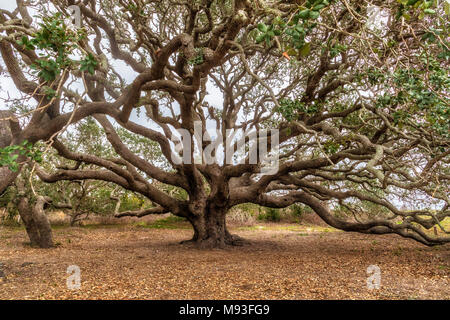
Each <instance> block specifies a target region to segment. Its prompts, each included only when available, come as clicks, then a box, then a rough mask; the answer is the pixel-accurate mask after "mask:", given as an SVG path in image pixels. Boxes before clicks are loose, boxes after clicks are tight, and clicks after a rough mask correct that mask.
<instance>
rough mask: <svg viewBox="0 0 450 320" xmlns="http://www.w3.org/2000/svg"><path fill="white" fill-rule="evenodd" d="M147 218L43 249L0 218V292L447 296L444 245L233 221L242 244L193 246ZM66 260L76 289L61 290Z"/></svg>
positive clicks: (174, 228) (449, 258) (449, 275)
mask: <svg viewBox="0 0 450 320" xmlns="http://www.w3.org/2000/svg"><path fill="white" fill-rule="evenodd" d="M150 226H151V227H149V226H148V225H146V224H128V225H111V226H92V225H91V226H89V225H87V226H84V227H74V228H69V227H57V228H55V230H54V236H55V240H56V241H57V244H58V246H57V247H56V248H55V249H50V250H44V249H35V248H31V247H29V246H28V245H26V241H27V239H26V235H25V231H24V230H23V229H20V228H12V227H1V226H0V263H1V264H3V267H1V266H0V268H2V270H3V273H4V275H5V276H6V279H5V278H3V279H2V278H0V299H450V247H449V246H448V245H446V246H441V247H433V248H428V247H425V246H423V245H421V244H418V243H415V242H413V241H412V240H406V239H402V238H400V237H398V236H395V235H392V236H390V235H389V236H369V235H361V234H354V233H344V232H336V230H334V229H331V228H325V227H317V226H305V225H292V224H290V225H286V224H281V225H280V224H269V223H260V224H259V225H256V226H251V227H235V228H233V229H232V231H233V232H234V233H237V234H239V235H240V236H242V237H245V238H246V239H249V240H250V241H251V245H248V246H244V247H234V248H227V249H215V250H200V249H194V248H191V247H188V246H186V245H180V244H179V242H180V241H181V240H185V239H188V238H190V237H191V235H192V231H191V230H190V229H189V227H188V226H186V225H185V224H183V223H177V224H174V225H170V226H168V225H166V226H165V225H156V227H155V225H150ZM71 265H77V266H79V267H80V269H81V288H80V290H74V291H72V290H69V289H67V286H66V281H67V278H68V277H69V276H70V274H67V268H68V266H71ZM369 265H376V266H378V267H379V268H380V270H381V288H380V289H379V290H376V289H375V290H369V289H368V288H367V284H366V281H367V277H368V276H369V275H368V273H367V268H368V266H369ZM0 271H1V270H0ZM0 273H1V272H0Z"/></svg>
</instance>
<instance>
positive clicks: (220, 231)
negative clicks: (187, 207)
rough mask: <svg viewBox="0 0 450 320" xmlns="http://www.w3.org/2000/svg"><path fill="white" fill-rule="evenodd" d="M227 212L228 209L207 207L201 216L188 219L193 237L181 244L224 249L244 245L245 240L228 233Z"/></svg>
mask: <svg viewBox="0 0 450 320" xmlns="http://www.w3.org/2000/svg"><path fill="white" fill-rule="evenodd" d="M227 212H228V208H226V209H225V208H214V207H209V208H207V209H206V210H205V211H204V212H203V214H200V215H195V216H193V217H192V216H191V217H189V218H188V220H189V222H190V223H191V224H192V226H193V228H194V236H193V237H192V239H191V240H188V241H183V243H194V244H195V245H197V246H198V247H201V248H224V247H226V246H242V245H244V244H246V243H247V241H246V240H244V239H243V238H241V237H239V236H237V235H232V234H231V233H230V232H229V231H228V229H227V225H226V214H227Z"/></svg>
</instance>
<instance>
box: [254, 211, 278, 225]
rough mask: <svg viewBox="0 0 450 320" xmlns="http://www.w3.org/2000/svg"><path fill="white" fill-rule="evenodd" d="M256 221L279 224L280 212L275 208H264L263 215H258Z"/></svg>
mask: <svg viewBox="0 0 450 320" xmlns="http://www.w3.org/2000/svg"><path fill="white" fill-rule="evenodd" d="M258 220H261V221H271V222H279V221H280V220H281V214H280V210H279V209H275V208H266V210H265V212H264V213H262V214H260V215H258Z"/></svg>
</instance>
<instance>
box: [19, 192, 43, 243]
mask: <svg viewBox="0 0 450 320" xmlns="http://www.w3.org/2000/svg"><path fill="white" fill-rule="evenodd" d="M18 209H19V215H20V218H21V219H22V221H23V223H24V225H25V229H26V231H27V234H28V238H29V239H30V243H31V246H32V247H39V245H40V241H41V237H40V235H39V230H38V227H37V225H36V223H35V222H34V219H33V212H32V209H31V206H30V204H29V201H28V198H25V197H23V198H21V199H20V200H19V204H18Z"/></svg>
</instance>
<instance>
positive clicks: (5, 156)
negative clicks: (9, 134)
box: [0, 140, 42, 172]
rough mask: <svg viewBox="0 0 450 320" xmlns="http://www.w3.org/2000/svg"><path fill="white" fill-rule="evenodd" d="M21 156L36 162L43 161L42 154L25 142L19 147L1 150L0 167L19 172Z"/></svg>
mask: <svg viewBox="0 0 450 320" xmlns="http://www.w3.org/2000/svg"><path fill="white" fill-rule="evenodd" d="M19 155H22V156H26V157H27V158H30V159H32V160H34V161H36V162H41V161H42V152H41V151H40V150H38V149H36V148H34V146H33V144H32V143H30V142H28V141H26V140H25V141H23V142H22V143H21V144H19V145H14V146H7V147H5V148H0V167H6V166H7V167H8V168H9V170H11V171H13V172H17V170H19V163H18V162H17V158H19Z"/></svg>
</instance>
